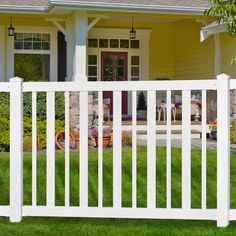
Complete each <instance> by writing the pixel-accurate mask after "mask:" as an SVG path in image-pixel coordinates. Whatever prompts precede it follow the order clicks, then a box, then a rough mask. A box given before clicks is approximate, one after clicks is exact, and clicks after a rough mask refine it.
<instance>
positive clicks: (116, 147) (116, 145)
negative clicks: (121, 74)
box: [113, 91, 122, 208]
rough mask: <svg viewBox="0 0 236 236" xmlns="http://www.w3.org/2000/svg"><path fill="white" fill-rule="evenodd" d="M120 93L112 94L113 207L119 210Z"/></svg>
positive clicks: (120, 201)
mask: <svg viewBox="0 0 236 236" xmlns="http://www.w3.org/2000/svg"><path fill="white" fill-rule="evenodd" d="M121 122H122V120H121V92H116V91H115V92H114V93H113V207H114V208H120V207H121V204H122V196H121V193H122V192H121V191H122V189H121V183H122V176H121V172H122V167H121V158H122V156H121V150H122V143H121V125H122V123H121Z"/></svg>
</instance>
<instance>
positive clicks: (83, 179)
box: [80, 92, 88, 207]
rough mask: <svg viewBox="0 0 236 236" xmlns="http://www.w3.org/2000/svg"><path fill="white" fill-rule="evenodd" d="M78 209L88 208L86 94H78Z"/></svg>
mask: <svg viewBox="0 0 236 236" xmlns="http://www.w3.org/2000/svg"><path fill="white" fill-rule="evenodd" d="M80 137H83V138H80V207H88V92H80Z"/></svg>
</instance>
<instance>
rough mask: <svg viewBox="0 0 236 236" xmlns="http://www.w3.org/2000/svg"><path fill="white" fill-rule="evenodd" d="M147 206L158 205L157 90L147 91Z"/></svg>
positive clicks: (153, 206)
mask: <svg viewBox="0 0 236 236" xmlns="http://www.w3.org/2000/svg"><path fill="white" fill-rule="evenodd" d="M147 101H148V107H147V125H148V127H147V207H148V208H155V207H156V91H148V92H147Z"/></svg>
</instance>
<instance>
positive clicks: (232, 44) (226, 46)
mask: <svg viewBox="0 0 236 236" xmlns="http://www.w3.org/2000/svg"><path fill="white" fill-rule="evenodd" d="M220 40H221V72H222V73H226V74H229V75H231V77H232V78H234V79H235V78H236V65H235V64H234V65H231V64H230V63H231V59H232V58H233V57H235V56H236V39H235V38H232V37H229V36H228V35H227V34H226V33H222V34H221V36H220Z"/></svg>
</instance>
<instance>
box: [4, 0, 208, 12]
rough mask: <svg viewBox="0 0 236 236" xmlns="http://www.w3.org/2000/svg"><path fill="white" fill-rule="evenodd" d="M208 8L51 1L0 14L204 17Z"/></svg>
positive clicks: (9, 7) (8, 8)
mask: <svg viewBox="0 0 236 236" xmlns="http://www.w3.org/2000/svg"><path fill="white" fill-rule="evenodd" d="M206 8H208V7H187V6H162V5H145V4H142V5H141V4H121V3H101V2H86V1H84V2H77V1H74V0H72V1H69V0H49V2H48V3H47V4H46V5H45V6H29V5H28V6H27V5H26V6H19V5H0V12H7V13H19V12H21V13H28V14H29V13H35V14H40V13H41V14H42V13H46V14H47V13H50V12H52V11H53V10H57V9H67V10H81V9H83V10H95V11H98V10H99V11H113V12H137V13H161V14H179V15H203V13H204V11H205V10H206Z"/></svg>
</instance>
